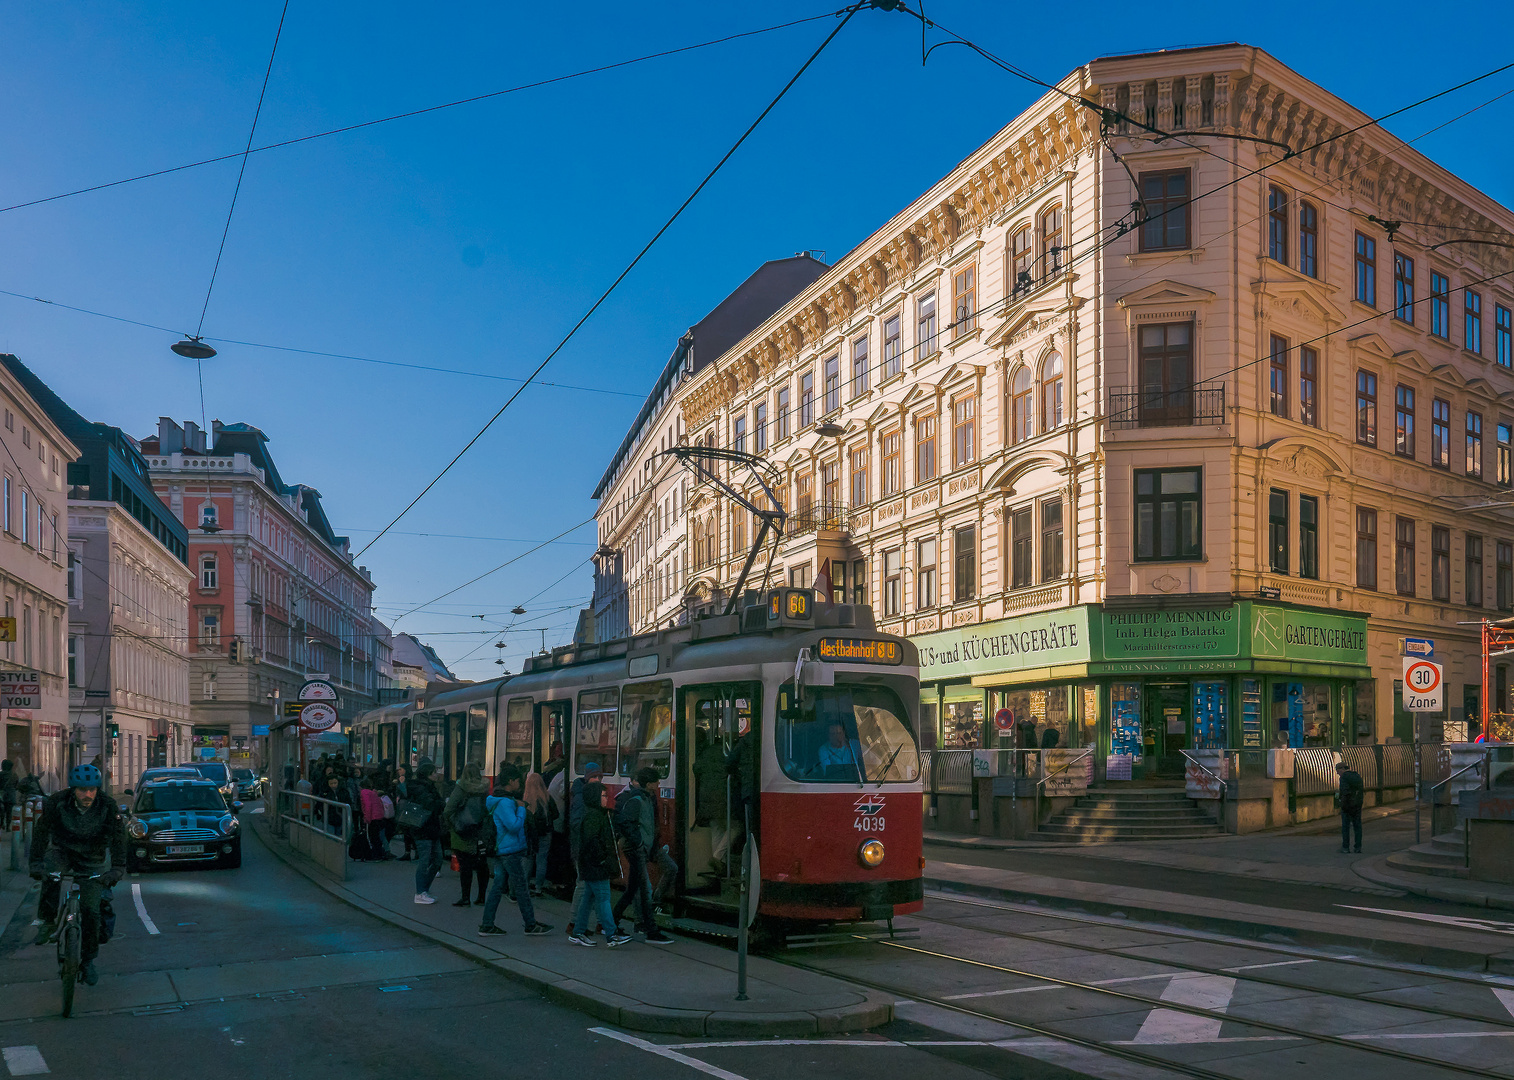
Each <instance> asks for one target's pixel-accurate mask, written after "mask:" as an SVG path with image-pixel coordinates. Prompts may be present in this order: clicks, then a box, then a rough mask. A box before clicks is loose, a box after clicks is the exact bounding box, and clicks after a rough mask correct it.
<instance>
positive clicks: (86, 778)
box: [68, 765, 100, 788]
mask: <svg viewBox="0 0 1514 1080" xmlns="http://www.w3.org/2000/svg"><path fill="white" fill-rule="evenodd" d="M68 786H69V787H71V788H81V787H92V788H97V787H99V786H100V770H99V769H97V768H95V767H94V766H93V765H75V766H74V767H73V768H72V769H69V770H68Z"/></svg>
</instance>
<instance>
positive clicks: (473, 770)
mask: <svg viewBox="0 0 1514 1080" xmlns="http://www.w3.org/2000/svg"><path fill="white" fill-rule="evenodd" d="M488 794H489V781H487V780H485V779H484V771H483V769H481V768H479V766H478V764H477V763H476V762H472V761H470V762H468V764H466V765H464V766H463V775H462V776H460V777H459V778H458V781H457V783H456V785H454V786H453V788H452V794H450V795H448V796H447V806H446V808H445V809H444V810H443V811H442V821H443V823H444V824H445V825H446V826H447V828H448V829H449V830H450V832H451V834H452V835H451V837H450V838H449V846H450V847H451V848H452V853H453V854H454V855H456V856H457V873H458V877H459V879H461V883H462V887H463V891H462V898H461V899H460V900H455V901H453V903H452V906H453V907H468V906H469V905H470V904H472V903H479V904H482V903H483V902H484V894H485V893H486V892H487V891H488V887H489V861H488V855H487V853H486V852H483V851H481V850H480V849H479V830H480V828H481V826H482V825H483V823H484V815H485V814H486V813H487V812H488V811H487V809H486V808H485V805H484V798H485V797H486V796H487V795H488ZM475 875H477V877H478V900H477V901H471V900H469V899H468V897H469V896H470V895H471V893H472V885H473V878H474V876H475Z"/></svg>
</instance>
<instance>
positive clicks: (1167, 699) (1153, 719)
mask: <svg viewBox="0 0 1514 1080" xmlns="http://www.w3.org/2000/svg"><path fill="white" fill-rule="evenodd" d="M1144 697H1145V698H1146V717H1145V721H1146V723H1145V731H1144V732H1143V742H1144V743H1145V755H1144V759H1143V762H1142V764H1143V765H1145V767H1146V768H1145V774H1146V775H1147V776H1149V777H1152V778H1156V779H1178V780H1180V779H1182V777H1183V768H1184V764H1185V763H1184V760H1183V754H1182V752H1183V751H1184V750H1187V749H1188V746H1189V740H1190V734H1189V724H1190V720H1191V714H1192V709H1191V707H1190V704H1189V700H1188V697H1189V691H1188V684H1187V683H1147V684H1146V693H1145V694H1144Z"/></svg>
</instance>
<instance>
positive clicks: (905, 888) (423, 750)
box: [352, 588, 924, 933]
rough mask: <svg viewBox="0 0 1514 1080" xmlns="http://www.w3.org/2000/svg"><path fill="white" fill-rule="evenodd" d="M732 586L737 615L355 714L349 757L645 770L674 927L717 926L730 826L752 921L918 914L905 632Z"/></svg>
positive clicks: (732, 907) (783, 594) (865, 613)
mask: <svg viewBox="0 0 1514 1080" xmlns="http://www.w3.org/2000/svg"><path fill="white" fill-rule="evenodd" d="M748 595H749V596H753V597H754V598H756V599H757V600H758V601H759V602H758V603H754V604H749V605H748V606H746V607H745V608H744V609H743V610H741V611H738V612H733V613H731V614H728V615H716V616H709V617H705V618H700V619H697V620H695V621H694V622H693V623H692V624H690V625H687V626H681V627H676V628H672V629H666V630H659V631H656V632H654V633H648V634H642V635H638V636H635V637H631V638H624V639H621V640H618V641H611V642H606V643H603V644H597V645H578V646H568V647H565V648H560V649H557V650H555V651H553V652H552V653H551V654H550V655H548V654H543V655H541V656H537V657H534V658H532V659H530V660H528V661H527V663H526V665H525V668H524V670H523V671H522V672H521V673H520V674H519V675H513V676H507V677H505V678H502V679H495V680H491V681H489V682H484V683H475V684H471V685H468V686H464V687H459V688H458V689H455V690H447V691H445V692H443V693H439V694H435V695H431V696H429V697H428V698H426V699H424V700H422V701H419V702H415V703H412V704H408V705H392V706H387V707H385V708H381V709H376V710H373V711H372V712H369V713H366V714H364V715H363V716H361V717H359V718H358V719H357V720H356V721H355V722H354V724H353V725H352V735H353V741H354V746H355V748H359V752H360V753H361V754H362V755H363V757H364V759H366V760H385V759H395V760H405V759H409V760H410V761H411V763H412V764H413V763H414V762H415V761H417V760H418V759H419V758H420V757H422V756H425V757H430V758H431V759H432V760H433V761H434V762H435V763H436V765H437V768H438V775H439V776H443V777H446V778H449V779H450V778H455V777H456V776H457V775H458V773H460V771H461V769H462V766H463V764H465V763H466V762H468V761H476V762H478V763H479V764H480V765H482V766H483V771H484V773H485V774H486V775H490V774H493V773H494V771H495V769H494V763H496V762H498V763H500V764H504V763H509V764H511V765H519V766H523V767H527V768H531V769H535V770H538V771H539V770H540V769H541V768H542V766H543V764H544V763H546V762H547V761H548V760H551V758H552V756H553V755H554V753H557V754H560V755H563V756H565V757H566V761H567V765H566V768H567V769H568V770H570V771H569V773H568V775H569V776H570V777H572V776H577V775H582V773H583V770H584V766H585V765H586V764H588V763H590V762H595V763H598V764H599V766H600V767H601V769H602V770H603V771H604V777H605V782H606V783H607V784H609V785H611V786H612V787H618V786H621V785H624V784H626V783H629V782H630V779H631V777H632V776H634V775H635V774H636V773H637V772H638V771H639V770H640V769H642V768H644V767H646V766H648V765H650V766H653V767H655V768H656V769H657V771H658V774H659V776H660V777H661V778H662V780H661V784H660V792H659V794H660V795H661V798H660V799H659V800H658V806H659V813H660V814H661V821H660V822H659V841H660V842H662V843H666V844H668V846H669V849H670V853H671V854H672V856H673V859H674V861H675V862H676V863H677V864H678V866H679V868H680V874H679V877H680V880H679V881H678V882H677V887H676V888H675V890H674V891H673V892H672V893H671V894H670V897H671V898H672V903H673V905H674V915H675V920H674V925H677V924H678V921H679V919H685V920H689V921H690V922H694V921H702V922H708V923H711V924H712V925H713V924H718V923H720V922H724V923H729V922H732V921H734V919H735V913H736V909H737V903H738V896H739V868H738V865H739V864H738V856H739V853H740V852H741V848H742V845H743V843H744V842H745V841H744V839H743V838H744V837H746V836H750V838H751V840H752V841H754V842H755V846H754V848H753V855H754V858H753V870H754V873H753V887H754V889H755V890H756V913H757V917H758V919H759V920H762V921H763V922H764V924H765V926H766V928H767V929H768V930H769V931H773V932H778V933H787V932H792V931H796V930H799V929H802V928H816V927H819V926H824V925H830V924H849V923H857V922H880V921H888V920H891V919H893V918H894V917H895V916H896V915H903V914H907V913H909V912H914V911H918V910H920V908H921V907H922V906H923V900H924V882H923V869H924V859H923V858H922V834H921V812H920V810H921V777H920V759H919V753H918V747H917V743H916V736H915V733H916V732H917V731H918V730H919V727H918V720H919V715H918V713H919V700H920V695H919V657H918V653H917V652H916V650H915V646H914V645H913V644H911V643H910V642H909V641H908V640H906V639H903V638H898V637H893V636H890V635H887V634H882V633H879V632H878V631H877V629H876V627H875V624H874V621H873V614H872V609H871V608H868V607H866V606H863V605H851V604H830V603H817V601H816V596H815V593H814V592H813V590H809V589H789V588H784V589H777V590H773V591H771V592H769V593H766V594H748ZM401 748H403V749H401ZM394 751H400V752H399V753H394ZM712 755H718V756H719V763H718V764H714V763H712V760H711V756H712ZM712 765H713V767H712ZM707 784H718V785H720V788H719V790H718V791H717V792H716V794H715V795H714V796H713V797H711V795H710V793H709V792H708V791H707V790H701V787H700V785H707ZM713 804H719V805H721V806H723V808H724V812H723V814H722V813H717V814H711V813H709V810H710V807H711V806H712V805H713ZM701 807H702V808H703V809H704V810H705V814H704V815H701V813H700V808H701ZM748 830H749V831H748ZM727 853H728V854H727ZM722 854H726V855H727V857H726V858H720V857H719V856H720V855H722Z"/></svg>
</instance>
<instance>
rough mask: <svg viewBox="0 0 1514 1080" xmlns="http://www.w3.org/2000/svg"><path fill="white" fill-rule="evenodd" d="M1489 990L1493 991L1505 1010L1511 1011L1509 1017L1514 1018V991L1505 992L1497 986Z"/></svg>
mask: <svg viewBox="0 0 1514 1080" xmlns="http://www.w3.org/2000/svg"><path fill="white" fill-rule="evenodd" d="M1488 989H1489V990H1491V991H1493V996H1494V997H1496V998H1497V999H1498V1000H1499V1001H1500V1002H1501V1003H1502V1004H1503V1007H1504V1008H1505V1009H1508V1010H1509V1015H1510V1016H1514V990H1503V989H1500V988H1499V987H1496V986H1490V987H1488Z"/></svg>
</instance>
